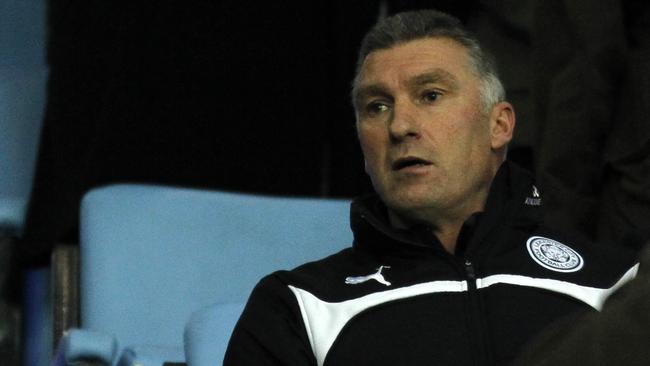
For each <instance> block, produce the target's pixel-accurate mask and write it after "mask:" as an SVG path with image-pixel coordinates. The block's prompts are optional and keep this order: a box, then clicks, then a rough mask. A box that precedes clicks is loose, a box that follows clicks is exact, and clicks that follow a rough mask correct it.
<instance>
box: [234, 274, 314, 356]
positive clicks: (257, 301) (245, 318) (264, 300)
mask: <svg viewBox="0 0 650 366" xmlns="http://www.w3.org/2000/svg"><path fill="white" fill-rule="evenodd" d="M223 364H224V366H252V365H255V366H262V365H264V366H267V365H268V366H271V365H273V366H315V365H316V359H315V357H314V354H313V351H312V348H311V345H310V342H309V338H308V336H307V332H306V330H305V326H304V323H303V321H302V316H301V315H300V308H299V307H298V303H297V300H296V298H295V296H294V295H293V293H292V292H291V290H290V289H289V288H288V286H287V285H286V284H284V283H283V282H282V281H281V280H280V279H279V278H277V277H276V276H275V275H270V276H268V277H266V278H264V279H262V280H261V281H260V282H259V283H258V284H257V286H256V287H255V289H254V290H253V292H252V294H251V296H250V298H249V299H248V303H247V304H246V307H245V309H244V312H243V314H242V315H241V317H240V318H239V321H238V322H237V325H236V326H235V329H234V331H233V334H232V336H231V338H230V342H229V344H228V349H227V350H226V355H225V358H224V363H223Z"/></svg>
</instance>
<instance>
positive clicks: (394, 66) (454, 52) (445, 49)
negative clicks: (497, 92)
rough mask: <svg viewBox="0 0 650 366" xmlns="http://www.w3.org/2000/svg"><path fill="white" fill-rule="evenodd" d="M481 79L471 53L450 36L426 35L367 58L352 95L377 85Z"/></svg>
mask: <svg viewBox="0 0 650 366" xmlns="http://www.w3.org/2000/svg"><path fill="white" fill-rule="evenodd" d="M473 80H478V79H477V75H476V73H475V72H474V67H473V65H472V62H471V58H470V56H469V52H468V50H467V48H466V47H465V46H463V45H462V44H460V43H458V42H456V41H454V40H452V39H448V38H425V39H418V40H414V41H409V42H403V43H399V44H397V45H395V46H393V47H390V48H386V49H379V50H376V51H373V52H371V53H369V54H368V56H367V57H366V58H365V59H364V61H363V63H362V65H361V68H360V70H359V73H358V75H357V77H356V78H355V80H354V83H353V98H358V97H359V95H360V92H362V91H364V90H366V89H369V88H375V87H376V86H378V85H383V86H386V85H390V84H392V85H398V84H403V85H407V86H408V85H412V84H417V83H425V82H445V83H447V84H450V85H454V86H457V85H459V84H461V83H471V82H472V81H473Z"/></svg>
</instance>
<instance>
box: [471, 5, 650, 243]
mask: <svg viewBox="0 0 650 366" xmlns="http://www.w3.org/2000/svg"><path fill="white" fill-rule="evenodd" d="M469 26H470V27H471V28H472V29H474V30H475V32H477V34H478V36H479V38H480V39H481V41H482V42H483V44H484V45H485V46H486V48H487V49H488V50H490V51H492V53H494V54H495V56H496V59H497V64H498V66H499V70H500V74H501V76H502V80H503V82H504V84H505V87H506V90H507V94H508V99H509V100H511V101H512V102H513V104H514V105H515V110H516V113H517V126H516V128H515V136H514V139H513V141H512V143H511V146H510V152H509V153H510V154H515V155H516V156H513V157H512V158H513V160H516V161H519V162H520V163H523V164H529V165H527V166H529V167H530V168H531V169H534V171H535V172H536V175H537V177H538V179H539V181H540V184H543V185H544V186H546V189H547V191H546V193H547V205H548V206H549V207H552V208H553V210H551V212H553V214H552V216H551V217H549V218H548V220H551V221H552V222H554V223H555V224H556V225H558V226H559V227H565V228H568V229H577V230H580V231H581V232H583V233H584V234H585V235H587V236H589V237H591V238H594V239H598V240H605V241H615V242H620V243H621V245H624V244H623V243H622V239H623V238H624V237H625V236H626V235H628V234H630V233H646V234H647V233H648V232H650V222H648V219H647V218H648V217H650V123H648V120H647V118H648V116H650V40H649V38H648V36H647V35H648V34H650V3H648V2H641V1H619V0H605V1H588V0H578V1H574V0H566V1H562V0H550V1H532V0H525V1H493V0H482V1H479V5H478V6H476V8H475V11H474V12H473V13H472V16H471V17H470V19H469Z"/></svg>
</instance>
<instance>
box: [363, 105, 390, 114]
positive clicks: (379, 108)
mask: <svg viewBox="0 0 650 366" xmlns="http://www.w3.org/2000/svg"><path fill="white" fill-rule="evenodd" d="M387 110H388V105H386V104H385V103H383V102H371V103H368V104H367V105H366V108H365V111H366V115H368V116H375V115H377V114H379V113H383V112H386V111H387Z"/></svg>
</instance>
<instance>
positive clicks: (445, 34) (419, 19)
mask: <svg viewBox="0 0 650 366" xmlns="http://www.w3.org/2000/svg"><path fill="white" fill-rule="evenodd" d="M422 38H448V39H451V40H453V41H456V42H458V43H459V44H460V45H462V46H463V47H465V48H466V49H467V52H468V54H469V58H470V63H471V66H472V68H473V69H474V70H473V71H474V72H475V74H476V76H478V77H479V78H480V79H481V91H480V92H481V102H482V103H483V107H484V110H485V111H489V110H490V108H492V107H493V106H494V105H495V104H497V103H499V102H501V101H504V100H505V98H506V95H505V94H506V93H505V90H504V88H503V84H502V83H501V81H500V80H499V76H498V74H497V70H496V66H495V64H494V61H493V59H492V57H491V55H489V54H488V53H486V52H485V51H484V50H483V49H482V48H481V46H480V44H479V42H478V40H477V39H476V37H475V36H474V35H473V34H471V33H470V32H469V31H468V30H467V29H466V28H465V27H463V25H462V23H461V22H460V20H458V19H457V18H455V17H453V16H451V15H448V14H445V13H442V12H439V11H436V10H417V11H408V12H403V13H398V14H395V15H392V16H390V17H387V18H384V19H381V20H380V21H379V22H378V23H377V24H376V25H375V26H374V27H373V28H372V29H371V30H370V31H369V32H368V33H366V35H365V37H364V38H363V41H362V42H361V48H360V50H359V56H358V58H357V67H356V73H355V77H354V81H353V84H352V88H353V95H354V92H355V90H356V88H357V86H358V79H359V74H360V72H361V67H362V66H363V62H364V61H365V59H366V57H367V56H368V55H369V54H370V53H372V52H374V51H377V50H383V49H388V48H391V47H393V46H395V45H398V44H401V43H405V42H409V41H414V40H418V39H422Z"/></svg>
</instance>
